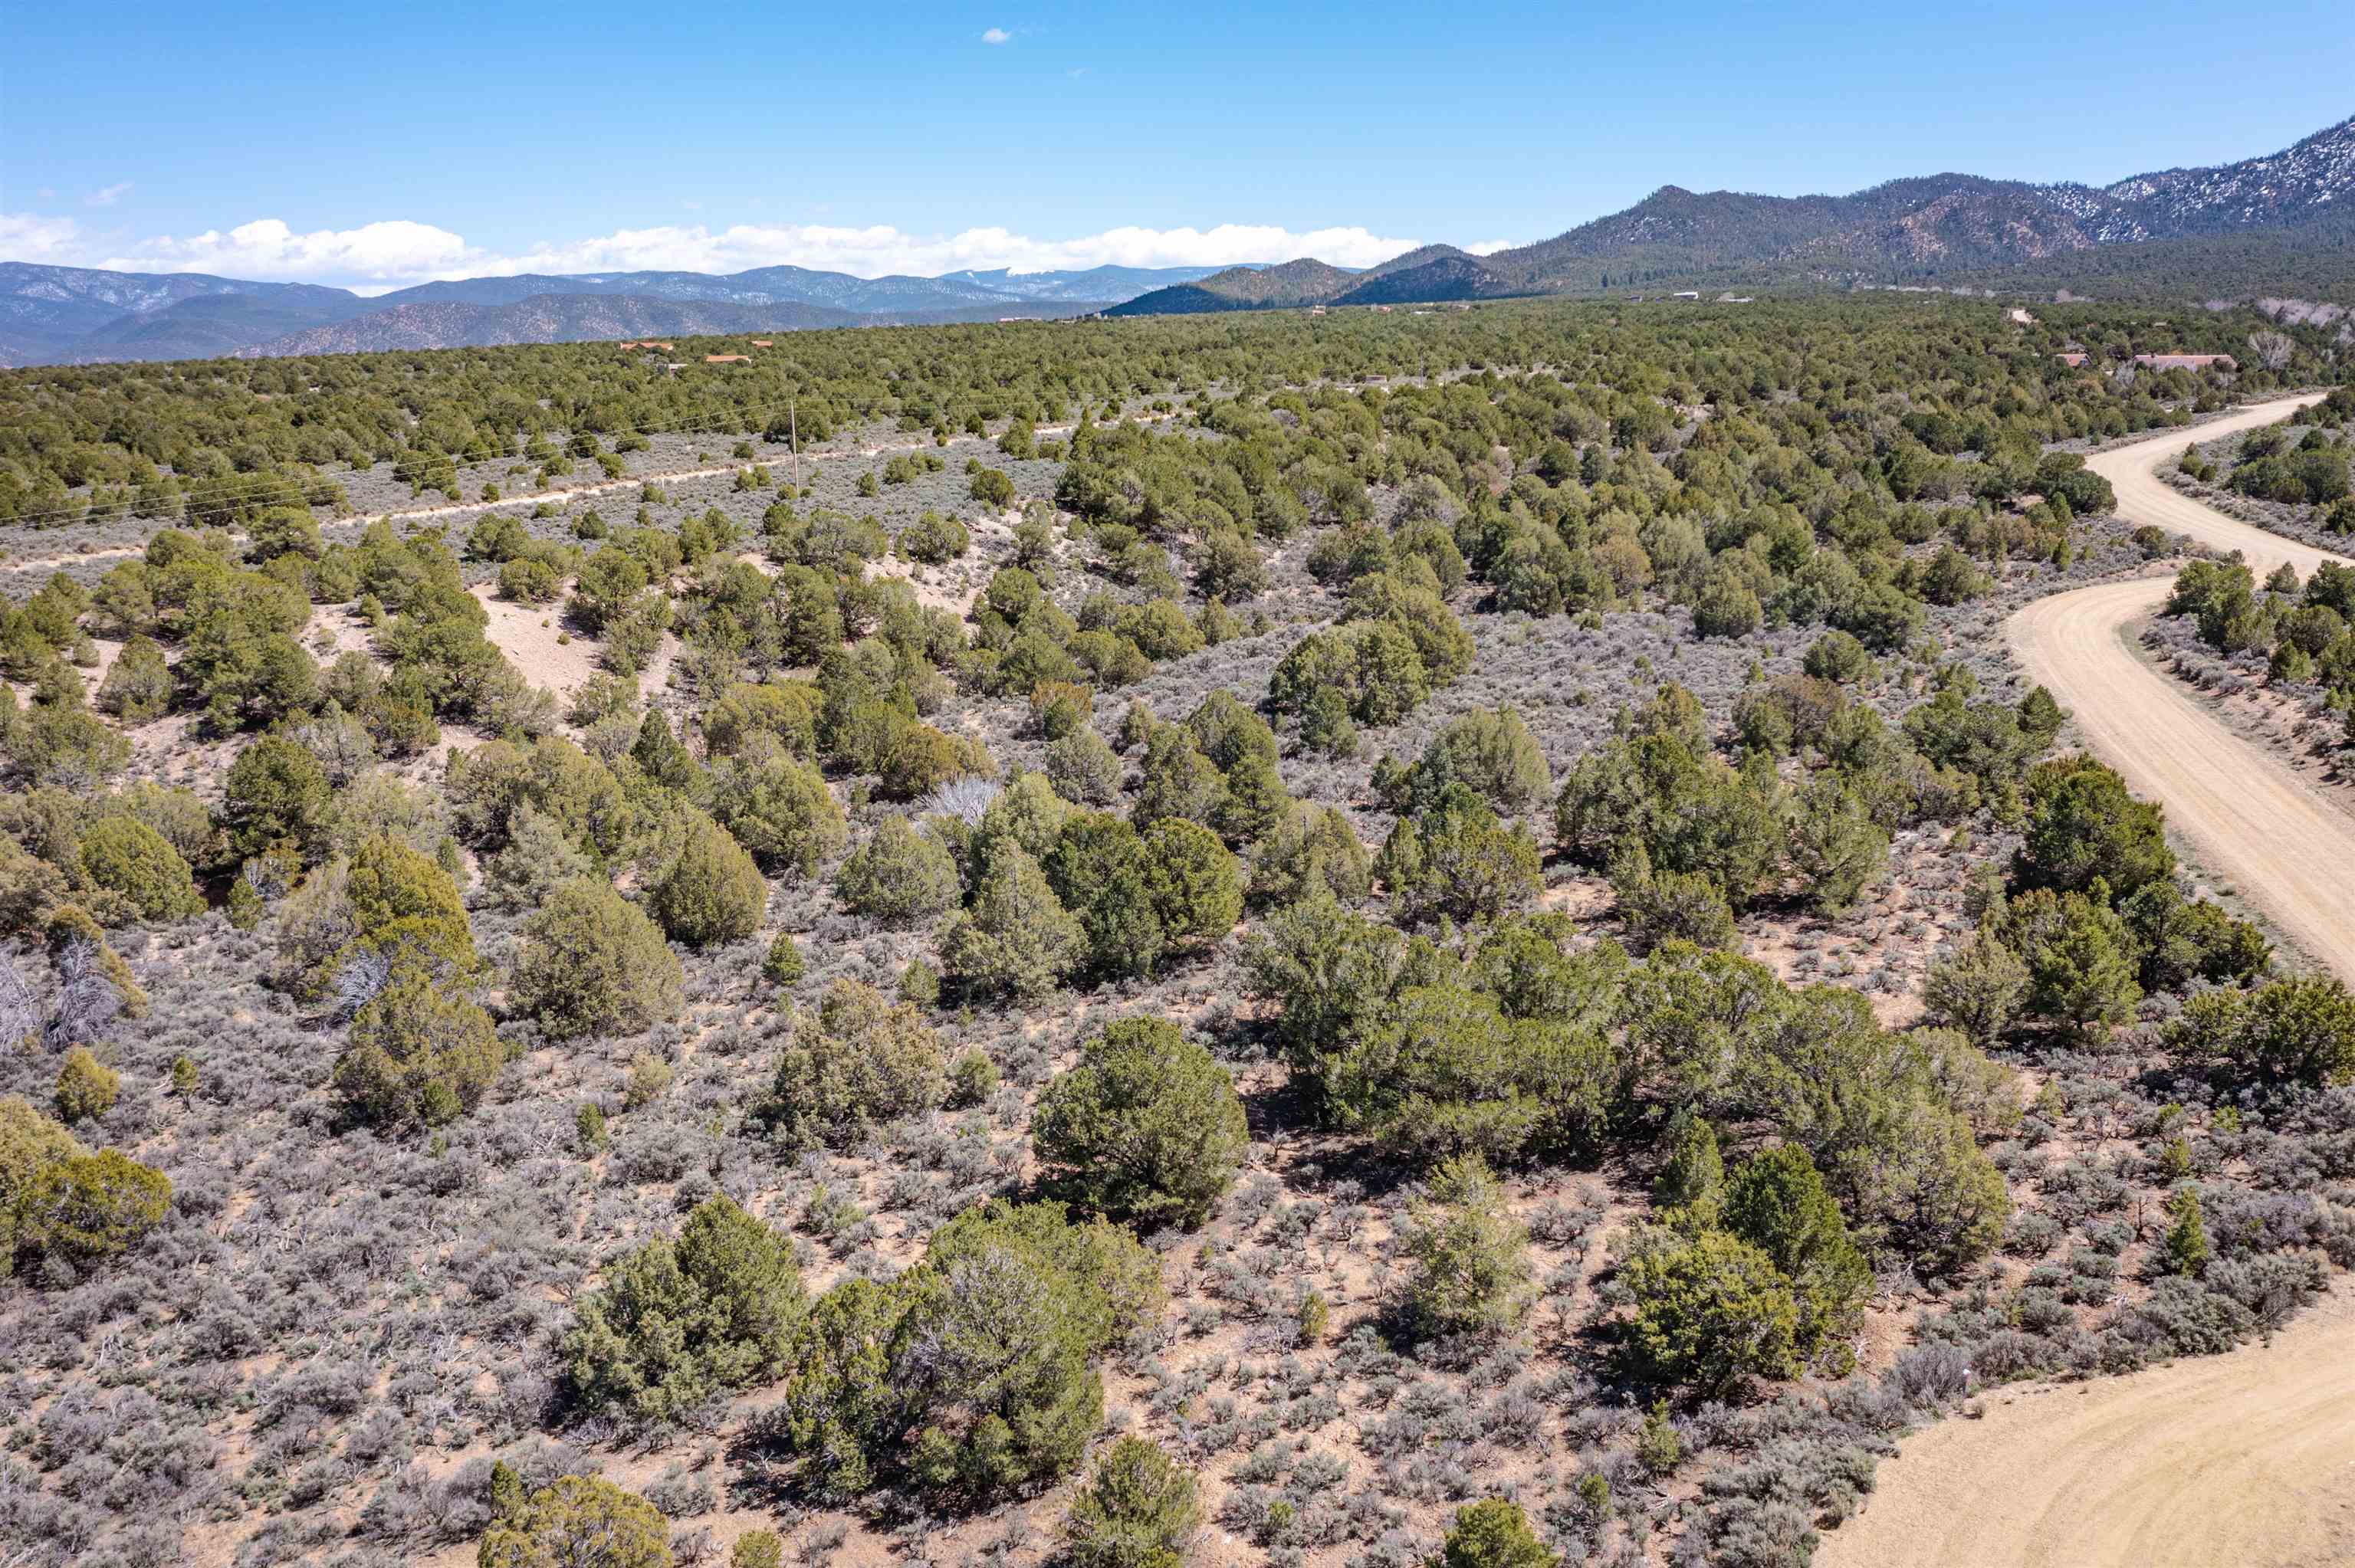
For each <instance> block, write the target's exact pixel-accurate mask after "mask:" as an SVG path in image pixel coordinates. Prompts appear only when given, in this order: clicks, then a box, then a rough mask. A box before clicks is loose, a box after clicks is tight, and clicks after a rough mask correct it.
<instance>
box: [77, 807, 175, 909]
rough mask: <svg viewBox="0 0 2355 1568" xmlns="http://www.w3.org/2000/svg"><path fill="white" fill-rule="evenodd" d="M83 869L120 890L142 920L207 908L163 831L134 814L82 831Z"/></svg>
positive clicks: (93, 878) (109, 888) (95, 879)
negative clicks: (156, 829) (135, 817)
mask: <svg viewBox="0 0 2355 1568" xmlns="http://www.w3.org/2000/svg"><path fill="white" fill-rule="evenodd" d="M80 849H81V866H82V872H83V874H85V875H87V876H88V877H89V878H90V879H91V882H93V883H95V884H97V885H99V886H100V887H102V888H105V889H106V890H107V891H108V892H110V893H114V894H118V895H121V896H122V897H123V900H124V901H125V902H126V903H128V904H129V905H130V906H131V907H132V909H133V910H134V911H136V912H137V914H138V916H139V917H140V918H141V919H143V920H184V919H186V918H187V917H188V916H191V915H200V914H202V913H204V907H205V901H204V898H203V897H202V895H199V894H198V893H197V885H196V879H195V877H194V876H193V875H191V874H190V873H189V870H188V863H187V862H186V860H184V859H182V858H181V856H180V852H179V851H178V850H176V849H174V848H173V847H172V846H171V844H170V843H169V842H166V841H165V838H164V836H163V835H162V834H161V833H159V832H156V831H155V829H153V828H151V827H149V826H148V825H147V824H146V823H144V822H142V821H137V820H136V819H134V818H132V817H124V816H105V817H101V818H100V819H99V820H98V821H95V822H92V823H91V825H90V826H89V828H87V829H86V830H84V832H83V833H82V835H81V846H80Z"/></svg>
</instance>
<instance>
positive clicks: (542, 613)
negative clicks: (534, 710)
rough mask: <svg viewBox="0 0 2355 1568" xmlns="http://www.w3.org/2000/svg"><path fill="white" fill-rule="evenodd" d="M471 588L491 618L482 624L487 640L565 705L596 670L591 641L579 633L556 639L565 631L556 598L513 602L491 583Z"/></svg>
mask: <svg viewBox="0 0 2355 1568" xmlns="http://www.w3.org/2000/svg"><path fill="white" fill-rule="evenodd" d="M566 586H567V587H568V588H570V584H568V585H566ZM471 591H472V592H473V594H474V598H475V599H476V600H477V601H479V602H480V603H481V605H482V607H483V610H484V612H485V614H487V615H488V616H489V617H490V618H491V619H490V623H489V624H488V625H486V626H485V627H484V628H483V635H484V636H485V637H486V638H488V639H489V640H490V642H491V645H492V646H493V647H495V648H496V649H497V650H498V651H499V652H502V653H504V654H506V656H507V657H508V658H509V659H511V660H513V661H514V662H515V667H516V668H517V670H520V671H522V672H523V678H524V679H525V680H527V681H529V682H530V683H532V684H533V685H535V686H546V687H547V688H548V689H549V691H550V692H553V693H554V694H556V700H557V701H558V702H559V704H563V705H568V706H569V705H570V704H571V701H572V695H573V694H574V693H576V692H578V691H579V690H580V689H581V687H583V686H585V685H587V684H588V683H589V677H590V676H591V675H594V674H595V673H597V644H596V643H594V642H592V641H588V640H587V639H585V638H581V637H572V638H570V640H569V641H562V642H559V641H557V639H558V638H559V637H560V636H564V635H565V631H564V627H563V606H562V603H561V602H560V601H559V603H556V604H547V605H531V604H517V602H515V601H514V600H513V599H501V598H499V597H498V591H499V590H498V585H497V584H496V583H477V584H475V585H474V588H473V589H472V590H471Z"/></svg>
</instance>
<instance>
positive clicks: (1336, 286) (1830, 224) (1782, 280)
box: [1120, 119, 2355, 315]
mask: <svg viewBox="0 0 2355 1568" xmlns="http://www.w3.org/2000/svg"><path fill="white" fill-rule="evenodd" d="M2350 199H2355V119H2350V120H2348V121H2344V122H2340V123H2339V124H2337V125H2334V126H2331V127H2329V128H2328V129H2327V130H2324V131H2320V132H2316V133H2315V134H2314V135H2312V136H2309V137H2307V138H2306V139H2305V140H2304V141H2302V142H2299V143H2297V144H2296V146H2294V147H2290V148H2288V149H2286V150H2285V151H2283V152H2281V153H2277V154H2272V155H2270V156H2267V157H2262V158H2251V159H2247V160H2244V161H2243V162H2241V163H2237V164H2223V165H2220V166H2217V167H2212V168H2196V169H2170V170H2167V171H2165V172H2163V173H2158V174H2150V175H2135V176H2133V177H2132V178H2130V179H2126V180H2121V181H2118V182H2117V183H2115V184H2114V185H2108V186H2105V187H2094V186H2091V185H2034V184H2029V183H2026V182H2023V181H2019V180H1998V179H1986V178H1982V177H1980V176H1977V175H1961V174H1939V175H1922V176H1918V177H1914V178H1910V179H1901V180H1892V181H1890V182H1889V183H1887V184H1885V185H1875V186H1873V187H1871V188H1870V189H1869V190H1863V191H1858V192H1855V193H1853V194H1850V195H1848V196H1757V195H1751V194H1746V193H1742V192H1737V191H1708V192H1696V191H1690V190H1687V189H1685V188H1683V187H1682V186H1679V185H1663V186H1661V187H1660V188H1659V189H1658V190H1657V191H1654V192H1653V193H1652V194H1651V195H1650V196H1646V197H1645V198H1644V199H1643V200H1642V201H1640V202H1638V203H1636V205H1635V206H1634V207H1628V208H1627V209H1626V210H1625V211H1623V212H1617V213H1613V214H1611V215H1610V216H1608V217H1599V218H1596V219H1594V220H1593V222H1591V223H1585V224H1581V225H1580V226H1579V227H1577V228H1572V229H1569V230H1566V231H1565V232H1563V233H1561V234H1558V235H1555V236H1554V237H1553V238H1550V239H1545V240H1540V241H1539V242H1538V243H1536V244H1534V245H1527V246H1522V247H1520V248H1518V249H1510V250H1500V251H1497V252H1496V253H1494V254H1493V255H1489V256H1487V257H1481V258H1475V257H1472V256H1469V255H1466V254H1465V252H1463V251H1461V250H1456V249H1454V248H1452V247H1447V246H1424V247H1423V248H1421V249H1417V250H1413V251H1410V252H1409V253H1408V254H1406V255H1405V256H1401V257H1398V258H1395V259H1393V260H1391V261H1389V262H1386V263H1384V264H1383V265H1382V266H1381V267H1379V268H1376V269H1374V270H1373V271H1372V272H1371V273H1370V274H1368V275H1366V276H1364V277H1357V278H1350V279H1347V280H1332V281H1331V283H1332V286H1331V288H1330V290H1329V291H1327V292H1325V293H1323V294H1321V295H1301V294H1299V292H1298V291H1293V293H1292V295H1291V296H1289V297H1284V298H1276V297H1271V296H1266V295H1257V294H1252V293H1251V292H1248V291H1242V290H1235V289H1221V288H1218V287H1214V286H1213V285H1215V284H1217V283H1218V281H1219V280H1216V279H1212V280H1207V281H1205V282H1204V283H1202V284H1200V285H1197V286H1196V287H1195V288H1193V289H1192V290H1190V291H1189V290H1186V289H1165V290H1162V291H1158V292H1156V293H1151V294H1146V295H1143V296H1141V297H1139V298H1137V299H1135V300H1133V301H1131V302H1129V303H1128V304H1126V305H1124V306H1123V307H1122V308H1121V310H1120V313H1121V314H1123V315H1152V314H1163V313H1172V312H1177V311H1195V310H1207V309H1220V308H1225V309H1256V308H1264V307H1267V306H1271V305H1282V304H1388V303H1401V302H1409V301H1418V300H1475V299H1487V298H1495V297H1498V296H1503V295H1510V294H1550V293H1601V292H1604V291H1615V290H1620V289H1636V290H1638V291H1640V290H1643V289H1646V288H1647V287H1654V286H1658V287H1662V288H1675V289H1682V288H1699V287H1721V286H1727V285H1733V284H1746V285H1752V286H1773V285H1785V286H1789V285H1822V284H1827V283H1830V284H1839V285H1848V284H1855V283H1876V282H1877V283H1889V282H1917V283H1918V282H1928V281H1955V279H1956V277H1957V276H1958V275H1967V276H1969V277H1971V278H1973V279H1974V280H1977V281H1987V282H1989V283H1994V282H2001V281H2007V279H2008V278H2009V277H2010V276H2014V275H2016V276H2018V277H2019V278H2020V279H2023V280H2025V279H2030V278H2032V279H2034V280H2036V281H2039V282H2040V283H2041V285H2042V286H2044V287H2046V288H2059V287H2068V286H2072V285H2073V284H2074V283H2077V282H2082V281H2094V282H2100V281H2119V280H2124V279H2128V278H2142V277H2147V276H2148V275H2149V273H2150V271H2151V270H2152V269H2151V268H2149V267H2147V266H2145V265H2140V264H2137V262H2136V261H2134V260H2121V258H2126V257H2132V256H2134V255H2135V253H2136V251H2137V249H2138V248H2140V247H2144V246H2164V247H2166V248H2167V249H2164V250H2163V251H2160V252H2159V253H2158V256H2159V258H2160V260H2161V262H2162V263H2163V266H2164V267H2165V269H2166V270H2168V271H2169V272H2171V273H2172V274H2174V276H2175V279H2176V285H2177V291H2179V292H2195V293H2196V292H2208V291H2217V290H2218V289H2219V287H2220V286H2221V285H2222V284H2224V283H2226V282H2228V281H2229V282H2232V283H2234V284H2239V283H2243V282H2245V284H2246V285H2247V287H2249V288H2251V289H2254V290H2264V289H2281V288H2287V287H2290V286H2292V285H2297V286H2301V287H2304V288H2306V289H2307V290H2308V291H2327V290H2328V287H2329V286H2330V284H2331V283H2332V282H2333V281H2338V282H2342V283H2343V282H2345V281H2350V280H2355V258H2350V255H2349V254H2348V245H2347V240H2346V238H2345V236H2346V233H2347V229H2346V227H2345V217H2344V215H2345V213H2346V212H2347V210H2348V208H2347V206H2346V203H2347V202H2348V201H2349V200H2350ZM1290 265H1292V266H1295V267H1296V266H1300V265H1302V264H1301V263H1292V264H1290ZM1272 270H1275V271H1282V270H1284V269H1272ZM1309 276H1313V274H1309ZM2236 291H2237V290H2236ZM1210 297H1216V298H1218V299H1223V300H1226V301H1229V302H1230V303H1228V304H1226V305H1224V306H1220V305H1218V304H1214V303H1211V302H1209V299H1210Z"/></svg>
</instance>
